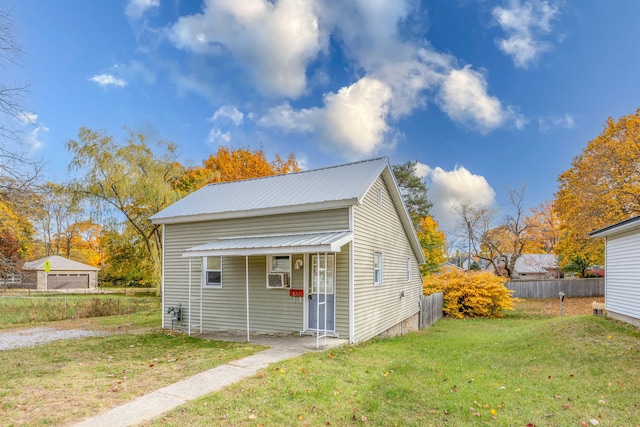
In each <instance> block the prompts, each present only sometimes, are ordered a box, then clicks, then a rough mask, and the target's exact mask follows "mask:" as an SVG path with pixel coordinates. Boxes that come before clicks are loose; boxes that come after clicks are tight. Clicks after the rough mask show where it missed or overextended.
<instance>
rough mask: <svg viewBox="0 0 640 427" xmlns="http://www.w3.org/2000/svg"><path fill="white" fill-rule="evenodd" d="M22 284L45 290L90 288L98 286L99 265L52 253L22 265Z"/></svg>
mask: <svg viewBox="0 0 640 427" xmlns="http://www.w3.org/2000/svg"><path fill="white" fill-rule="evenodd" d="M22 270H23V274H22V284H23V285H30V287H32V288H34V289H37V290H40V291H45V290H74V291H75V290H89V289H97V287H98V271H99V270H100V269H99V268H97V267H92V266H90V265H87V264H83V263H81V262H77V261H73V260H70V259H67V258H63V257H61V256H57V255H52V256H49V257H46V258H42V259H38V260H35V261H31V262H27V263H25V264H24V266H23V267H22Z"/></svg>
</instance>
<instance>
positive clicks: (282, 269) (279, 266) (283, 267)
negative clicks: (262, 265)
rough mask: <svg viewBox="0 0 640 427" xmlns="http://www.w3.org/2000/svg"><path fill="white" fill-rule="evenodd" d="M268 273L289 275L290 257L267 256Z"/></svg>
mask: <svg viewBox="0 0 640 427" xmlns="http://www.w3.org/2000/svg"><path fill="white" fill-rule="evenodd" d="M268 268H269V273H290V272H291V256H289V255H271V256H269V267H268Z"/></svg>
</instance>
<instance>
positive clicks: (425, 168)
mask: <svg viewBox="0 0 640 427" xmlns="http://www.w3.org/2000/svg"><path fill="white" fill-rule="evenodd" d="M414 170H415V173H416V176H417V177H418V178H422V179H425V178H426V177H427V176H428V175H429V173H430V172H431V167H430V166H429V165H425V164H424V163H420V162H416V166H415V167H414Z"/></svg>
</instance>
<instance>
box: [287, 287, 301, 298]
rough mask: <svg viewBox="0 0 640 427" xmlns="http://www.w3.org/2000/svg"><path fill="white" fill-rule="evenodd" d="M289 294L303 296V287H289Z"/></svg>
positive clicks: (297, 296)
mask: <svg viewBox="0 0 640 427" xmlns="http://www.w3.org/2000/svg"><path fill="white" fill-rule="evenodd" d="M289 296H290V297H295V298H302V297H303V296H304V289H289Z"/></svg>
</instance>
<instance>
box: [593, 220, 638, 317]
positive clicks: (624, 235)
mask: <svg viewBox="0 0 640 427" xmlns="http://www.w3.org/2000/svg"><path fill="white" fill-rule="evenodd" d="M589 235H590V236H591V237H604V238H605V261H604V262H605V267H604V270H605V275H604V286H605V309H606V310H607V314H608V315H609V316H611V317H613V318H615V319H618V320H622V321H625V322H628V323H632V324H634V325H636V326H640V280H638V279H639V278H640V263H638V259H639V258H640V216H635V217H633V218H630V219H627V220H625V221H621V222H618V223H616V224H613V225H610V226H608V227H605V228H602V229H600V230H596V231H594V232H592V233H590V234H589Z"/></svg>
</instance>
